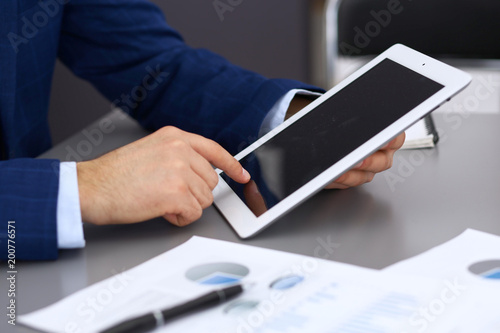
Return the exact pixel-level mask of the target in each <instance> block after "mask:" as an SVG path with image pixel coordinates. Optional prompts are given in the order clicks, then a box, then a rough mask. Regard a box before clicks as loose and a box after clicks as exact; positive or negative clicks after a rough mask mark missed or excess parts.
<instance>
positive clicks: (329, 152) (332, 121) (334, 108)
mask: <svg viewBox="0 0 500 333" xmlns="http://www.w3.org/2000/svg"><path fill="white" fill-rule="evenodd" d="M442 88H443V85H441V84H439V83H437V82H435V81H433V80H430V79H429V78H427V77H424V76H422V75H420V74H418V73H416V72H415V71H412V70H410V69H408V68H406V67H404V66H402V65H400V64H398V63H396V62H394V61H392V60H390V59H385V60H382V61H381V62H380V63H379V64H377V65H376V66H374V67H373V68H372V69H370V70H369V71H368V72H366V73H365V74H363V75H362V76H360V77H359V78H357V79H356V80H355V81H353V82H351V83H350V84H349V85H347V86H346V87H344V88H343V89H341V90H340V91H338V92H337V93H336V94H334V95H333V96H331V97H330V98H329V99H328V100H326V101H325V102H323V103H322V104H321V105H319V106H318V107H317V108H315V109H314V110H312V111H310V112H309V113H307V114H305V115H304V116H303V117H301V118H300V119H298V120H297V121H296V122H294V123H293V124H291V125H290V126H288V127H287V128H286V130H284V131H281V132H280V133H278V134H277V135H275V136H274V137H272V138H271V139H270V140H269V141H267V142H266V143H264V144H263V145H262V146H260V147H258V148H257V149H256V150H255V151H254V152H252V153H251V154H249V155H247V156H245V157H244V158H242V159H241V161H240V162H241V164H242V165H243V167H244V168H245V169H246V170H248V171H249V172H250V175H251V176H252V181H251V182H250V183H248V184H245V185H242V184H238V183H236V182H234V181H233V180H231V179H230V178H229V177H228V176H227V175H225V174H224V173H222V174H221V177H222V178H223V179H224V181H225V182H226V183H227V184H228V185H229V186H230V187H231V188H232V189H233V191H234V192H235V193H236V194H237V195H238V196H239V197H240V199H241V200H243V202H244V203H245V204H246V205H247V206H248V207H249V209H250V210H251V211H252V212H253V213H254V214H255V215H256V216H260V215H261V214H263V213H264V212H265V211H267V210H268V209H270V208H271V207H273V206H274V205H276V204H277V203H279V202H280V201H281V200H283V199H284V198H286V197H287V196H289V195H290V194H292V193H293V192H295V191H296V190H298V189H299V188H300V187H302V186H303V185H305V184H307V183H308V182H309V181H311V180H312V179H313V178H315V177H316V176H318V175H319V174H321V173H322V172H324V171H325V170H326V169H328V168H329V167H331V166H332V165H333V164H335V163H336V162H338V161H339V160H341V159H342V158H344V157H345V156H346V155H348V154H349V153H351V152H352V151H353V150H355V149H356V148H358V147H359V146H360V145H362V144H363V143H364V142H366V141H368V140H369V139H371V138H372V137H374V136H375V135H376V134H378V133H379V132H381V131H382V130H384V129H385V128H386V127H388V126H389V125H391V124H392V123H394V122H395V121H397V120H398V119H399V118H401V117H402V116H403V115H405V114H406V113H407V112H409V111H411V110H412V109H413V108H415V107H416V106H417V105H419V104H420V103H422V102H423V101H425V100H426V99H427V98H428V97H430V96H432V95H433V94H435V93H436V92H438V91H439V90H441V89H442Z"/></svg>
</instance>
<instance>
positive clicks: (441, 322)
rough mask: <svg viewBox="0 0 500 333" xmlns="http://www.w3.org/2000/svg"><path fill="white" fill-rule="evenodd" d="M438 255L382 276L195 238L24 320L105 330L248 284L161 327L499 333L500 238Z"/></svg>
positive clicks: (470, 237) (467, 237) (48, 326)
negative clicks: (217, 302)
mask: <svg viewBox="0 0 500 333" xmlns="http://www.w3.org/2000/svg"><path fill="white" fill-rule="evenodd" d="M486 240H488V242H486ZM469 241H471V242H476V243H475V244H474V246H473V247H472V248H471V246H464V243H468V242H469ZM457 242H458V243H457ZM468 244H469V245H470V243H468ZM476 244H477V246H481V248H480V250H478V251H476V246H475V245H476ZM433 251H434V252H432V251H431V252H429V253H427V254H424V255H422V256H419V257H416V258H415V259H413V260H415V261H414V262H413V261H412V260H409V261H406V262H403V263H401V264H400V265H396V266H393V267H390V268H388V269H386V270H384V271H376V270H371V269H366V268H361V267H356V266H352V265H347V264H341V263H335V262H331V261H325V260H321V259H316V258H311V257H306V256H300V255H295V254H289V253H283V252H278V251H273V250H267V249H262V248H255V247H250V246H244V245H239V244H233V243H228V242H223V241H216V240H210V239H205V238H199V237H193V238H192V239H191V240H189V241H188V242H186V243H185V244H183V245H181V246H179V247H177V248H175V249H173V250H171V251H168V252H166V253H164V254H162V255H160V256H158V257H156V258H154V259H152V260H150V261H148V262H146V263H144V264H142V265H139V266H137V267H135V268H133V269H131V270H129V271H126V272H124V273H121V274H119V275H117V276H114V277H111V278H109V279H107V280H104V281H102V282H99V283H97V284H95V285H93V286H91V287H88V288H86V289H84V290H82V291H80V292H77V293H75V294H73V295H71V296H69V297H67V298H65V299H63V300H61V301H59V302H57V303H55V304H53V305H51V306H49V307H47V308H45V309H42V310H39V311H36V312H34V313H31V314H28V315H24V316H22V317H21V318H20V322H21V323H22V324H24V325H27V326H31V327H34V328H36V329H40V330H44V331H50V332H96V331H100V330H103V329H105V328H107V327H109V326H111V325H113V324H116V323H118V322H121V321H123V320H125V319H127V318H131V317H135V316H137V315H140V314H144V313H148V312H151V311H153V310H156V309H163V308H166V307H171V306H174V305H176V304H179V303H182V302H184V301H186V300H188V299H192V298H194V297H196V296H198V295H201V294H203V293H206V292H207V291H209V290H213V289H217V288H221V287H223V286H226V285H228V284H233V283H243V284H247V285H250V287H249V289H247V290H246V291H245V292H244V293H243V294H242V295H241V296H240V297H238V298H236V299H234V300H232V301H230V302H227V303H224V304H221V305H219V306H216V307H214V308H211V309H208V310H205V311H202V312H198V313H195V314H193V315H190V316H187V317H184V318H181V319H179V320H175V321H172V322H169V323H167V324H166V325H165V326H163V327H161V328H158V329H157V331H158V332H161V331H165V332H182V333H185V332H217V333H220V332H238V333H250V332H269V333H270V332H274V333H275V332H391V333H393V332H401V333H403V332H407V333H410V332H440V333H442V332H453V333H456V332H473V331H474V332H498V330H497V331H495V329H497V328H498V326H495V325H497V324H498V322H495V320H494V319H496V320H498V316H497V313H495V312H498V311H497V310H498V308H499V305H500V297H499V296H500V295H499V291H500V280H499V279H498V273H499V268H498V267H496V268H495V267H493V266H494V265H493V266H492V267H493V268H492V269H491V270H488V267H490V266H491V265H492V264H491V262H494V261H495V260H497V259H500V239H499V238H498V237H495V236H491V235H486V234H480V233H474V232H468V233H466V234H464V235H462V236H461V238H459V239H458V240H457V241H453V242H451V243H450V245H449V246H448V245H443V247H442V248H438V249H435V250H433ZM494 253H496V254H497V257H498V258H496V259H495V258H494V257H491V256H492V254H494ZM488 260H489V261H488ZM492 260H493V261H492ZM472 262H474V263H483V264H481V265H478V266H474V264H471V263H472ZM484 262H488V263H489V264H484ZM464 264H465V265H468V266H467V267H466V268H464V267H465V266H464ZM488 265H490V266H488ZM493 289H494V290H493ZM487 290H492V291H491V293H486V291H487ZM476 306H477V308H476ZM471 327H473V328H474V329H473V330H470V328H471ZM461 328H463V329H461ZM460 329H461V330H460ZM464 329H465V330H464ZM467 329H468V330H467ZM478 329H479V330H478ZM155 332H156V331H155Z"/></svg>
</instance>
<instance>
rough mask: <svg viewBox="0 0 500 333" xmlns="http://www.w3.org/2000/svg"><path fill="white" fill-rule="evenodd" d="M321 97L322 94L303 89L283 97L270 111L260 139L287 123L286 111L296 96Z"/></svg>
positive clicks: (261, 129) (263, 123)
mask: <svg viewBox="0 0 500 333" xmlns="http://www.w3.org/2000/svg"><path fill="white" fill-rule="evenodd" d="M297 94H298V95H306V96H321V94H320V93H317V92H312V91H309V90H303V89H292V90H290V91H289V92H287V93H286V94H285V95H284V96H283V97H281V98H280V99H279V100H278V101H277V102H276V103H275V104H274V106H273V107H272V108H271V110H269V112H268V113H267V115H266V117H265V118H264V121H263V122H262V125H261V126H260V131H259V137H262V136H263V135H266V134H267V133H268V132H270V131H272V130H273V129H274V128H276V127H277V126H279V125H281V124H282V123H283V122H284V121H285V116H286V111H287V110H288V107H289V106H290V103H291V102H292V99H293V98H294V97H295V95H297Z"/></svg>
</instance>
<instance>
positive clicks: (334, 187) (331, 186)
mask: <svg viewBox="0 0 500 333" xmlns="http://www.w3.org/2000/svg"><path fill="white" fill-rule="evenodd" d="M348 188H349V186H347V185H343V184H339V183H335V182H333V183H330V184H328V185H327V186H326V187H325V189H327V190H346V189H348Z"/></svg>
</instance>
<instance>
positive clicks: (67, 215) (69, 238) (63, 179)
mask: <svg viewBox="0 0 500 333" xmlns="http://www.w3.org/2000/svg"><path fill="white" fill-rule="evenodd" d="M57 246H58V248H60V249H77V248H82V247H84V246H85V239H84V237H83V225H82V214H81V211H80V196H79V194H78V177H77V173H76V163H75V162H61V164H60V167H59V194H58V197H57Z"/></svg>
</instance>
